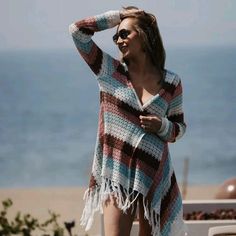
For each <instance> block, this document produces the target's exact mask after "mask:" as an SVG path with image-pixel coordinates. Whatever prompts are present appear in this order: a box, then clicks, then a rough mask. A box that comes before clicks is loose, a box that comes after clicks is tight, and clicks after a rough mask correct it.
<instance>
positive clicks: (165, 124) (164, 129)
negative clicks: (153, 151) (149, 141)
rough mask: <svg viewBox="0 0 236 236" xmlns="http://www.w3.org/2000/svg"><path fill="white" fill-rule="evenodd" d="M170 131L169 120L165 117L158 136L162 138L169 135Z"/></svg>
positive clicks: (162, 119)
mask: <svg viewBox="0 0 236 236" xmlns="http://www.w3.org/2000/svg"><path fill="white" fill-rule="evenodd" d="M168 129H169V120H168V119H167V118H165V117H162V118H161V128H160V129H159V130H158V131H157V134H158V135H160V136H164V135H166V134H167V132H168Z"/></svg>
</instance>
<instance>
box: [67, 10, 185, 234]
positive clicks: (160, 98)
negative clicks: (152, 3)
mask: <svg viewBox="0 0 236 236" xmlns="http://www.w3.org/2000/svg"><path fill="white" fill-rule="evenodd" d="M115 26H117V29H116V34H115V35H114V36H113V41H114V43H115V44H116V45H117V46H118V48H119V50H120V52H121V57H122V58H121V60H120V61H119V60H116V59H114V58H112V57H111V56H110V55H108V54H106V53H105V52H103V51H102V50H101V49H100V48H99V47H98V46H97V45H96V44H95V43H94V41H93V40H92V39H91V37H92V35H93V34H94V32H97V31H101V30H105V29H108V28H112V27H115ZM70 32H71V34H72V36H73V40H74V42H75V45H76V47H77V49H78V51H79V52H80V54H81V55H82V57H83V58H84V60H85V61H86V62H87V63H88V65H89V66H90V68H91V69H92V71H93V72H94V73H95V74H96V76H97V81H98V84H99V89H100V112H99V127H98V134H97V142H96V147H95V154H94V162H93V167H92V174H91V178H90V185H89V188H88V190H87V191H86V193H85V201H86V202H85V208H84V211H83V215H82V218H81V224H82V225H84V226H86V230H88V229H89V228H90V226H91V224H92V221H93V215H94V213H95V212H96V211H98V210H100V211H102V212H103V213H104V224H105V235H106V236H118V235H122V236H128V235H130V231H131V226H132V222H133V220H134V215H135V210H136V208H137V206H138V210H139V223H140V232H139V235H140V236H143V235H145V236H149V235H155V236H156V235H162V236H167V235H168V236H169V235H173V236H176V235H183V227H182V226H183V220H182V200H181V195H180V192H179V189H178V186H177V182H176V178H175V174H174V171H173V168H172V164H171V160H170V155H169V151H168V142H175V140H177V139H178V138H180V137H181V136H182V135H183V134H184V132H185V128H186V126H185V123H184V119H183V111H182V87H181V81H180V78H179V77H178V76H177V75H176V74H174V73H172V72H170V71H168V70H166V69H165V50H164V47H163V44H162V40H161V36H160V33H159V30H158V27H157V22H156V19H155V16H153V15H152V14H149V13H146V12H144V11H143V10H139V9H138V8H135V7H128V8H124V10H122V11H109V12H106V13H104V14H101V15H97V16H94V17H89V18H86V19H84V20H81V21H78V22H75V23H73V24H71V25H70Z"/></svg>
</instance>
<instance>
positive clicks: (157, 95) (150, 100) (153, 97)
mask: <svg viewBox="0 0 236 236" xmlns="http://www.w3.org/2000/svg"><path fill="white" fill-rule="evenodd" d="M127 79H128V84H129V87H130V88H131V89H132V91H133V93H134V95H135V97H136V100H137V103H138V105H139V107H140V109H141V110H142V111H143V110H144V109H145V108H146V107H147V106H149V105H150V104H151V103H152V102H153V101H154V100H156V98H158V97H160V96H161V95H162V94H163V92H164V88H163V87H162V88H161V89H160V90H159V91H158V93H157V94H155V95H153V96H152V97H150V98H149V99H147V101H145V102H144V103H143V102H142V101H141V99H140V98H139V96H138V94H137V92H136V90H135V88H134V86H133V83H132V82H131V80H130V77H129V72H128V71H127Z"/></svg>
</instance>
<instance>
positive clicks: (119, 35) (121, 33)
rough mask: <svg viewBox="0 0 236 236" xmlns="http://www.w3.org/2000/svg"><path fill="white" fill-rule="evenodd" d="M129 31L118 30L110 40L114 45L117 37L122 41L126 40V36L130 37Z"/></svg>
mask: <svg viewBox="0 0 236 236" xmlns="http://www.w3.org/2000/svg"><path fill="white" fill-rule="evenodd" d="M130 33H131V31H130V30H127V29H122V30H120V31H119V32H117V33H116V34H114V35H113V37H112V39H113V42H114V43H115V44H117V41H118V39H119V37H120V38H121V39H122V40H124V39H127V38H128V36H129V35H130Z"/></svg>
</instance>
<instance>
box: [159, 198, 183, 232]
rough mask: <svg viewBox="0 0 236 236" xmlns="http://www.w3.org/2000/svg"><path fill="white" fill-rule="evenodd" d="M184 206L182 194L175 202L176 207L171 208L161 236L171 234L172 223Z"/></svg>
mask: <svg viewBox="0 0 236 236" xmlns="http://www.w3.org/2000/svg"><path fill="white" fill-rule="evenodd" d="M181 208H182V199H181V197H180V195H179V196H178V198H177V199H176V201H175V202H174V209H171V214H170V217H169V219H167V222H166V223H165V225H164V227H163V229H162V231H161V236H169V233H170V232H171V226H172V223H173V222H174V221H175V220H176V216H177V215H178V214H179V213H180V211H181Z"/></svg>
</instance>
